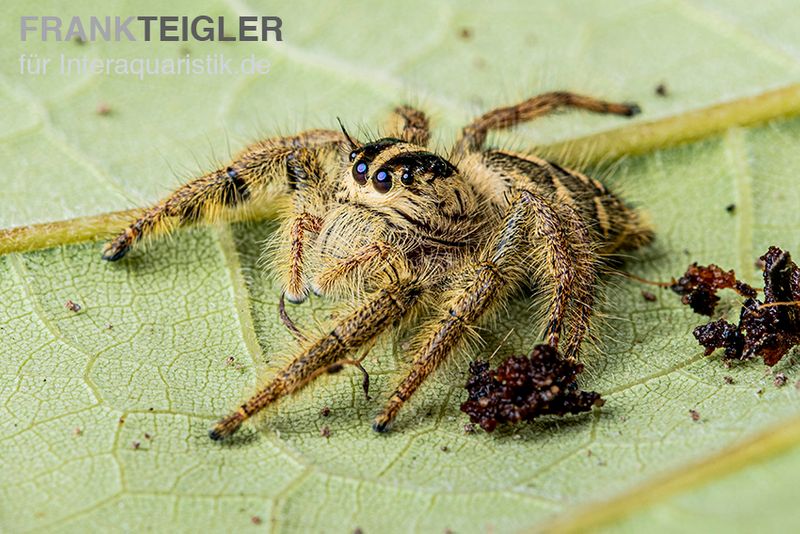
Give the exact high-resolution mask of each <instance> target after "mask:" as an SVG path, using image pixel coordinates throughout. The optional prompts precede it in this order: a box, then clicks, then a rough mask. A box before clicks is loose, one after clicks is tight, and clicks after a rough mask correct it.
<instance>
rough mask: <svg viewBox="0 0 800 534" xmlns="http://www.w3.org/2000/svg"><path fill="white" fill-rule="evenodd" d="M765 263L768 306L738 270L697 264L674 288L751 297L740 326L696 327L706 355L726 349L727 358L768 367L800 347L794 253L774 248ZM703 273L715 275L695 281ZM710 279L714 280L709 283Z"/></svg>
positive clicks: (799, 272)
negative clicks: (724, 291) (735, 273)
mask: <svg viewBox="0 0 800 534" xmlns="http://www.w3.org/2000/svg"><path fill="white" fill-rule="evenodd" d="M759 265H763V271H764V301H763V302H761V301H759V300H758V299H756V298H755V297H756V292H755V290H754V289H753V288H751V287H750V286H748V285H747V284H744V283H743V282H739V281H737V280H736V279H735V277H734V276H733V271H728V272H727V273H726V272H724V271H722V270H721V269H719V267H716V266H714V265H712V266H710V267H708V268H703V267H697V264H694V265H692V266H691V267H689V270H688V271H687V272H686V275H684V277H682V278H681V279H680V280H679V281H678V282H676V284H673V290H674V288H675V287H676V286H680V287H686V288H689V289H687V293H686V294H691V293H692V292H693V291H698V289H697V288H700V289H699V291H700V292H701V293H708V292H710V294H711V295H712V296H713V297H714V299H716V300H719V297H717V296H716V295H715V294H714V293H715V292H716V290H717V289H723V288H725V287H729V288H732V289H734V290H735V291H737V292H738V293H739V294H740V295H742V296H745V297H748V298H747V300H745V301H744V303H743V304H742V309H741V312H740V313H739V324H738V325H734V324H733V323H730V322H728V321H726V320H724V319H720V320H717V321H713V322H710V323H708V324H705V325H702V326H698V327H697V328H695V329H694V337H695V338H696V339H697V341H698V342H699V343H700V344H701V345H702V346H703V347H705V349H706V354H711V353H712V352H714V350H716V349H720V348H721V349H725V359H726V360H749V359H751V358H753V357H755V356H760V357H762V358H763V359H764V363H765V364H767V365H769V366H773V365H775V364H776V363H778V362H779V361H780V359H781V358H783V356H784V355H785V354H786V353H787V352H789V351H790V350H791V349H792V348H793V347H794V346H796V345H798V344H800V269H798V267H797V265H796V264H795V263H794V262H793V261H792V258H791V256H790V254H789V253H788V252H784V251H783V250H781V249H780V248H778V247H770V248H769V250H768V251H767V253H766V254H764V255H763V256H761V258H760V260H759ZM702 269H708V272H711V274H710V275H708V274H706V275H703V274H700V275H698V276H697V277H696V278H692V277H693V276H694V273H695V272H697V271H699V270H702ZM704 276H705V277H704ZM709 278H710V279H711V281H710V282H707V281H706V280H708V279H709ZM696 280H699V282H696ZM676 292H677V293H679V294H681V293H680V291H676ZM686 294H684V295H686ZM703 298H705V297H703ZM682 300H683V302H684V304H689V305H690V306H692V303H691V299H690V300H689V301H688V302H687V300H686V297H685V296H684V298H683V299H682ZM716 300H715V301H714V304H716ZM692 307H693V309H694V306H692ZM712 310H713V307H712ZM695 311H697V310H696V309H695Z"/></svg>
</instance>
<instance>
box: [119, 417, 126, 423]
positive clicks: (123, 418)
mask: <svg viewBox="0 0 800 534" xmlns="http://www.w3.org/2000/svg"><path fill="white" fill-rule="evenodd" d="M119 424H121V425H124V424H125V416H124V415H121V416H120V418H119Z"/></svg>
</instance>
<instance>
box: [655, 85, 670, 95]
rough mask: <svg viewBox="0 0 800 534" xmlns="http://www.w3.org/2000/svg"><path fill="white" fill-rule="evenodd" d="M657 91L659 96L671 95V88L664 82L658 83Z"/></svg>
mask: <svg viewBox="0 0 800 534" xmlns="http://www.w3.org/2000/svg"><path fill="white" fill-rule="evenodd" d="M655 91H656V94H657V95H658V96H668V95H669V89H668V88H667V84H665V83H663V82H662V83H660V84H658V85H656V90H655Z"/></svg>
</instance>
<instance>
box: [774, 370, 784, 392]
mask: <svg viewBox="0 0 800 534" xmlns="http://www.w3.org/2000/svg"><path fill="white" fill-rule="evenodd" d="M786 382H787V379H786V375H785V374H783V373H778V374H776V375H775V379H774V380H773V381H772V383H773V384H775V387H776V388H782V387H783V386H785V385H786Z"/></svg>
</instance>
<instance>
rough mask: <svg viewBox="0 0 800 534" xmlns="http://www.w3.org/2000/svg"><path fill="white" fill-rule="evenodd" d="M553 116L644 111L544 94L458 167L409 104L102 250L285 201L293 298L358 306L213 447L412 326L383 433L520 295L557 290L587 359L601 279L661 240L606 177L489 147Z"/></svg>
mask: <svg viewBox="0 0 800 534" xmlns="http://www.w3.org/2000/svg"><path fill="white" fill-rule="evenodd" d="M558 107H575V108H582V109H587V110H590V111H595V112H599V113H614V114H617V115H625V116H631V115H634V114H636V113H638V111H639V110H638V107H637V106H635V105H629V104H614V103H609V102H604V101H602V100H597V99H594V98H590V97H585V96H580V95H576V94H572V93H564V92H556V93H547V94H543V95H540V96H537V97H534V98H531V99H529V100H526V101H525V102H522V103H520V104H518V105H516V106H511V107H507V108H499V109H496V110H493V111H490V112H488V113H486V114H484V115H483V116H481V117H479V118H478V119H476V120H475V121H474V122H472V123H471V124H469V125H468V126H466V127H465V128H464V129H463V131H462V135H461V137H460V138H459V139H458V141H457V142H456V144H455V146H454V147H453V148H452V150H451V152H450V153H449V154H448V157H447V158H445V157H442V156H440V155H437V154H434V153H432V152H431V151H429V150H428V149H427V148H426V145H427V142H428V137H429V131H428V120H427V117H426V116H425V115H424V113H422V112H421V111H418V110H416V109H413V108H410V107H400V108H398V109H396V110H395V115H394V116H395V118H396V119H398V120H397V121H396V123H397V124H398V126H397V127H396V128H395V130H396V131H395V132H393V134H394V135H395V136H396V137H386V138H383V139H379V140H376V141H372V142H368V143H361V142H359V141H357V140H354V139H352V138H351V137H350V136H349V135H348V134H347V132H346V131H345V130H344V128H342V129H341V132H338V131H334V130H309V131H306V132H303V133H300V134H298V135H296V136H292V137H281V138H273V139H268V140H265V141H260V142H258V143H256V144H254V145H252V146H250V147H248V148H247V149H246V150H244V151H243V152H242V153H241V154H239V155H238V156H237V157H236V158H235V159H234V161H232V162H231V163H230V164H229V165H228V166H226V167H224V168H221V169H218V170H216V171H214V172H211V173H209V174H207V175H205V176H202V177H200V178H198V179H196V180H194V181H191V182H189V183H187V184H186V185H184V186H183V187H181V188H179V189H178V190H177V191H175V192H174V193H173V194H172V195H170V196H169V197H167V198H166V199H165V200H163V201H162V202H159V203H158V204H156V205H155V206H153V207H151V208H149V209H147V210H145V211H144V212H143V214H142V215H141V216H140V217H139V218H138V219H137V220H136V221H134V222H133V223H132V224H131V225H130V226H129V227H128V228H127V229H126V230H125V231H124V232H122V233H121V234H120V235H119V236H118V237H117V238H116V239H114V240H113V241H112V242H110V243H109V244H107V245H106V248H105V250H104V251H103V257H104V258H105V259H107V260H112V261H113V260H117V259H119V258H121V257H122V256H123V255H124V254H125V253H126V252H127V251H128V249H129V248H130V247H131V246H132V245H133V244H134V242H136V241H137V240H139V239H141V238H142V237H147V236H150V235H155V234H157V233H158V232H161V231H164V230H166V229H168V228H170V227H172V226H174V225H175V224H187V223H194V222H197V221H200V220H208V219H213V218H215V217H219V216H220V215H223V214H224V213H227V212H229V211H231V210H232V209H237V208H242V207H247V206H250V205H253V203H257V202H274V201H276V200H277V198H278V197H280V196H283V197H287V196H288V197H289V198H290V199H291V210H290V211H289V213H286V214H285V217H284V222H283V227H282V231H281V232H279V240H280V241H279V243H278V244H277V245H278V246H275V247H274V250H275V251H276V252H275V266H276V268H277V271H278V272H279V273H280V276H282V282H283V287H284V294H285V296H286V297H287V298H288V299H289V300H290V301H292V302H302V301H303V300H305V298H306V297H307V296H308V293H309V291H313V292H314V293H316V294H318V295H332V296H338V297H342V296H348V297H349V300H355V301H356V302H357V303H358V305H357V307H356V308H355V310H354V311H352V312H351V313H350V314H349V315H347V316H346V317H345V318H344V319H341V320H339V322H338V324H336V325H335V326H334V327H333V328H332V329H331V330H330V332H329V333H328V334H327V335H326V336H323V337H321V338H320V339H317V340H315V341H311V342H304V343H301V348H300V349H299V350H298V354H297V355H296V356H295V358H294V359H293V360H292V361H291V362H290V363H289V364H288V365H287V366H286V367H285V368H284V369H282V370H281V371H280V372H279V373H278V374H277V375H276V376H275V377H274V378H273V379H272V380H271V381H270V382H268V383H267V385H266V386H265V387H263V388H262V389H261V390H259V391H258V392H257V393H256V394H255V395H254V396H253V397H251V398H250V399H249V400H247V401H246V402H245V403H243V404H242V405H241V406H240V407H239V408H238V410H236V411H235V412H233V413H232V414H231V415H229V416H227V417H225V418H224V419H222V420H221V421H220V422H219V423H217V425H216V426H215V427H214V428H213V429H212V430H211V431H210V433H209V435H210V436H211V438H213V439H222V438H224V437H225V436H228V435H230V434H232V433H233V432H235V431H236V429H237V428H239V426H240V425H241V424H242V422H243V421H245V420H246V419H248V418H249V417H251V416H253V415H254V414H255V413H257V412H259V411H260V410H262V409H263V408H265V407H266V406H268V405H270V404H272V403H273V402H275V401H277V400H278V399H280V398H281V397H284V396H286V395H288V394H291V393H294V392H296V391H298V390H299V389H300V388H302V387H304V386H305V385H306V384H308V383H309V382H310V381H311V380H312V379H313V378H315V377H317V376H318V375H320V374H322V373H324V372H325V371H326V370H330V369H332V368H337V367H340V366H341V365H342V364H344V363H356V364H357V365H360V363H359V362H360V359H358V360H354V359H351V357H352V355H353V354H354V353H358V352H359V351H361V358H363V356H364V355H366V353H367V351H368V350H369V347H371V346H372V344H373V343H375V341H376V340H377V339H378V338H379V337H380V336H382V335H383V334H385V333H386V332H388V331H390V330H391V329H392V328H397V327H398V326H400V325H404V326H405V327H408V328H414V343H412V345H411V346H412V347H414V348H413V350H414V355H413V359H412V362H411V370H410V371H409V373H408V375H407V376H406V377H405V379H404V380H403V381H402V382H400V384H399V385H398V386H397V389H396V390H395V391H394V393H393V394H392V395H391V397H390V399H389V401H388V403H387V404H386V406H385V408H384V409H383V411H382V412H381V413H380V414H379V415H378V417H377V418H376V419H375V422H374V424H373V428H374V429H375V430H377V431H384V430H386V429H387V428H388V425H389V424H390V423H391V422H392V421H393V420H394V418H395V416H396V415H397V413H398V411H399V410H400V408H401V407H402V405H403V404H404V403H405V402H406V401H407V400H408V399H409V397H411V395H412V394H413V393H414V392H415V391H416V390H417V388H418V387H419V386H420V384H422V382H423V381H424V380H425V379H426V378H427V377H428V376H429V375H430V373H431V372H432V371H433V370H434V369H436V367H437V366H438V365H439V364H440V363H441V362H442V361H444V360H445V358H446V357H447V356H448V355H449V354H450V353H452V351H453V350H454V349H455V348H456V347H457V346H458V345H459V344H460V343H461V342H462V341H463V340H464V339H465V337H467V336H469V335H470V334H471V333H473V332H474V329H475V327H476V326H477V325H478V324H479V323H481V322H482V321H485V320H486V318H487V317H489V316H490V315H491V313H492V311H493V310H494V309H495V308H497V307H498V305H500V304H502V303H503V302H505V301H506V300H507V299H509V298H511V297H512V296H514V295H515V294H516V293H517V292H518V290H519V289H521V288H524V287H531V286H534V287H537V288H539V290H540V291H546V292H547V294H548V295H549V296H548V298H549V308H548V317H549V320H548V322H547V325H546V328H545V338H546V341H547V343H549V344H550V345H552V346H553V347H555V348H560V349H562V350H563V353H564V355H565V357H567V358H574V357H576V356H577V355H578V351H579V349H580V346H581V343H582V342H583V340H584V338H585V337H586V335H587V333H588V328H589V321H590V318H591V315H592V307H593V298H594V291H595V285H596V282H597V273H598V269H599V268H600V267H601V266H602V265H603V262H604V261H605V260H606V259H607V258H609V257H610V256H611V255H612V254H614V253H615V252H618V251H622V250H632V249H635V248H637V247H640V246H642V245H645V244H647V243H648V242H649V241H650V240H651V239H652V232H651V231H650V229H649V228H648V227H647V225H646V224H645V223H644V222H643V221H642V220H641V218H640V216H639V215H638V214H637V212H635V211H634V210H632V209H631V208H629V207H628V206H626V205H625V204H624V203H623V202H621V201H620V200H619V199H618V198H617V197H616V196H614V195H613V194H612V193H610V192H609V191H608V190H607V189H606V188H605V187H604V186H603V184H601V183H600V182H598V181H597V180H594V179H592V178H589V177H587V176H585V175H583V174H581V173H578V172H576V171H572V170H568V169H565V168H563V167H561V166H559V165H557V164H555V163H552V162H549V161H546V160H543V159H540V158H537V157H535V156H531V155H523V154H515V153H511V152H506V151H500V150H485V149H483V144H484V141H485V139H486V135H487V133H488V132H489V131H490V130H493V129H500V128H508V127H511V126H513V125H515V124H518V123H520V122H523V121H528V120H531V119H533V118H535V117H539V116H542V115H544V114H547V113H549V112H551V111H553V110H554V109H556V108H558ZM282 316H283V317H285V315H283V312H282ZM292 326H293V325H292ZM562 337H563V341H562Z"/></svg>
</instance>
